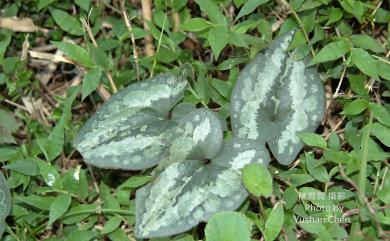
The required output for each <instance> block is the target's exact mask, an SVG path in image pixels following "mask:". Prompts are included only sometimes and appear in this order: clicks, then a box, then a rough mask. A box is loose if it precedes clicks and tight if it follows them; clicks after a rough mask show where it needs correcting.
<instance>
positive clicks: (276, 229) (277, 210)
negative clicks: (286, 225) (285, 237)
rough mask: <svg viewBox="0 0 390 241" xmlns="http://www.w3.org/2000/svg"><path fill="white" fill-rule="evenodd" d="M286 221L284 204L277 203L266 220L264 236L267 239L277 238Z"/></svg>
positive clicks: (268, 240) (271, 240) (269, 240)
mask: <svg viewBox="0 0 390 241" xmlns="http://www.w3.org/2000/svg"><path fill="white" fill-rule="evenodd" d="M283 222H284V210H283V204H281V203H277V204H276V205H275V207H274V208H273V209H272V211H271V213H270V214H269V216H268V218H267V221H266V222H265V229H264V231H265V232H264V236H265V240H266V241H273V240H275V239H276V238H277V237H278V235H279V233H280V231H281V230H282V226H283Z"/></svg>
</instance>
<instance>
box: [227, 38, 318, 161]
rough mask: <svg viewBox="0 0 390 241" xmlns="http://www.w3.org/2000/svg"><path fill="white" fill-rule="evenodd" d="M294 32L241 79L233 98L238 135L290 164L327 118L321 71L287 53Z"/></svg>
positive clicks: (275, 44) (251, 65) (257, 60)
mask: <svg viewBox="0 0 390 241" xmlns="http://www.w3.org/2000/svg"><path fill="white" fill-rule="evenodd" d="M293 36H294V31H292V32H287V33H285V34H283V35H281V36H280V37H279V38H278V39H276V40H275V41H274V42H273V43H271V45H270V47H268V48H267V49H266V50H265V51H264V52H262V53H260V54H258V55H257V56H256V58H255V59H254V60H253V61H252V62H251V63H249V64H248V65H247V66H246V67H245V68H244V69H243V70H242V71H241V73H240V75H239V77H238V80H237V83H236V85H235V87H234V89H233V92H232V96H231V123H232V130H233V135H234V136H235V137H238V138H249V139H256V140H259V141H260V142H262V143H265V142H267V143H268V145H269V146H270V149H271V151H272V153H273V154H274V156H275V158H276V159H277V160H278V162H280V163H282V164H285V165H287V164H290V163H291V162H292V161H293V160H294V159H295V157H296V156H297V154H298V153H299V151H300V150H301V149H302V147H303V145H304V144H303V142H301V140H300V139H299V137H298V133H301V132H313V131H314V130H315V129H316V128H317V127H318V125H319V124H320V122H321V120H322V117H323V115H324V107H325V95H324V88H323V85H322V82H321V79H320V77H319V74H318V72H317V71H316V69H314V68H313V67H312V68H308V67H307V64H306V63H307V61H308V60H306V59H305V60H301V61H296V60H295V59H294V58H293V54H292V55H290V54H289V53H288V52H286V50H287V48H288V47H289V44H290V42H291V41H292V38H293Z"/></svg>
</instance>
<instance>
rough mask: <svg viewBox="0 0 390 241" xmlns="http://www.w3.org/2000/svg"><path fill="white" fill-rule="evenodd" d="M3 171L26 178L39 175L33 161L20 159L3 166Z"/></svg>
mask: <svg viewBox="0 0 390 241" xmlns="http://www.w3.org/2000/svg"><path fill="white" fill-rule="evenodd" d="M4 168H5V169H8V170H13V171H16V172H19V173H22V174H24V175H27V176H36V175H38V174H39V169H38V165H37V164H36V162H35V160H33V159H21V160H17V161H14V162H11V163H9V164H8V165H5V166H4Z"/></svg>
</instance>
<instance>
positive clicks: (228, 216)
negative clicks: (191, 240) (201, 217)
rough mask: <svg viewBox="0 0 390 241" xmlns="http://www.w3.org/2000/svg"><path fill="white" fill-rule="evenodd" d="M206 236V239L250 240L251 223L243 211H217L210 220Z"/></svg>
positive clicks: (207, 240)
mask: <svg viewBox="0 0 390 241" xmlns="http://www.w3.org/2000/svg"><path fill="white" fill-rule="evenodd" d="M205 236H206V241H236V240H237V241H238V240H240V241H250V240H251V239H250V237H251V224H250V222H249V220H248V218H247V217H246V216H245V215H244V214H242V213H238V212H221V213H217V214H215V215H214V216H213V217H211V218H210V220H209V221H208V223H207V225H206V229H205Z"/></svg>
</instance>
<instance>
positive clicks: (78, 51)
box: [52, 41, 94, 68]
mask: <svg viewBox="0 0 390 241" xmlns="http://www.w3.org/2000/svg"><path fill="white" fill-rule="evenodd" d="M52 43H53V44H54V45H55V46H56V47H57V48H58V49H59V50H61V51H62V52H63V53H64V54H65V55H66V56H67V57H69V58H70V59H72V60H74V61H76V62H78V63H80V64H82V65H84V66H85V67H87V68H91V67H93V66H94V63H93V62H92V59H91V57H90V56H89V54H88V52H87V51H86V50H85V49H83V48H82V47H80V46H78V45H76V44H72V43H66V42H55V41H52Z"/></svg>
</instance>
